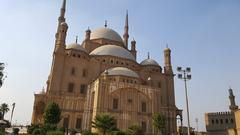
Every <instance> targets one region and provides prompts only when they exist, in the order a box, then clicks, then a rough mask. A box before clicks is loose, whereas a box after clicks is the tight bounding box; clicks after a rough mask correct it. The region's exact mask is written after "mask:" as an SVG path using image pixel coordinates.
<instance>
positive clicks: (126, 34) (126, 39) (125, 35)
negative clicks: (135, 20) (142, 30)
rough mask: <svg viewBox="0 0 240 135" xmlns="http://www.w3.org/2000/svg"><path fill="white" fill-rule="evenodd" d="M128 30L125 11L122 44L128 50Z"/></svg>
mask: <svg viewBox="0 0 240 135" xmlns="http://www.w3.org/2000/svg"><path fill="white" fill-rule="evenodd" d="M128 29H129V28H128V11H127V14H126V19H125V26H124V34H123V43H124V45H125V47H126V48H128V38H129V34H128Z"/></svg>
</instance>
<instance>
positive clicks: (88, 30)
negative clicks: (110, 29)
mask: <svg viewBox="0 0 240 135" xmlns="http://www.w3.org/2000/svg"><path fill="white" fill-rule="evenodd" d="M90 37H91V30H90V29H89V28H88V29H87V30H86V34H85V41H87V40H90Z"/></svg>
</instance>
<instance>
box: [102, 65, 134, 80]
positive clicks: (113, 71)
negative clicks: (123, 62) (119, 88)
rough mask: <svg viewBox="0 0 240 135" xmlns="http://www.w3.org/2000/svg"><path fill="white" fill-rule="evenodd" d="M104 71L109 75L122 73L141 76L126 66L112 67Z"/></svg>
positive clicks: (123, 74) (122, 74) (129, 75)
mask: <svg viewBox="0 0 240 135" xmlns="http://www.w3.org/2000/svg"><path fill="white" fill-rule="evenodd" d="M104 73H107V74H108V75H121V76H128V77H135V78H139V75H138V74H137V73H136V72H134V71H132V70H131V69H129V68H125V67H114V68H110V69H107V70H106V71H105V72H104Z"/></svg>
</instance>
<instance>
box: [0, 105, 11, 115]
mask: <svg viewBox="0 0 240 135" xmlns="http://www.w3.org/2000/svg"><path fill="white" fill-rule="evenodd" d="M8 111H9V107H8V104H6V103H3V104H1V106H0V112H1V115H2V118H3V119H4V115H5V114H6V113H7V112H8Z"/></svg>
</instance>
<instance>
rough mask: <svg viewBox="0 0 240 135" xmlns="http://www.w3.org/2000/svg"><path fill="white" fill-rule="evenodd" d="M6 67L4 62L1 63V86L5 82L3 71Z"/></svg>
mask: <svg viewBox="0 0 240 135" xmlns="http://www.w3.org/2000/svg"><path fill="white" fill-rule="evenodd" d="M4 68H5V64H4V63H0V88H1V87H2V84H3V80H4V78H5V77H6V76H5V77H4V73H3V70H4Z"/></svg>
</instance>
